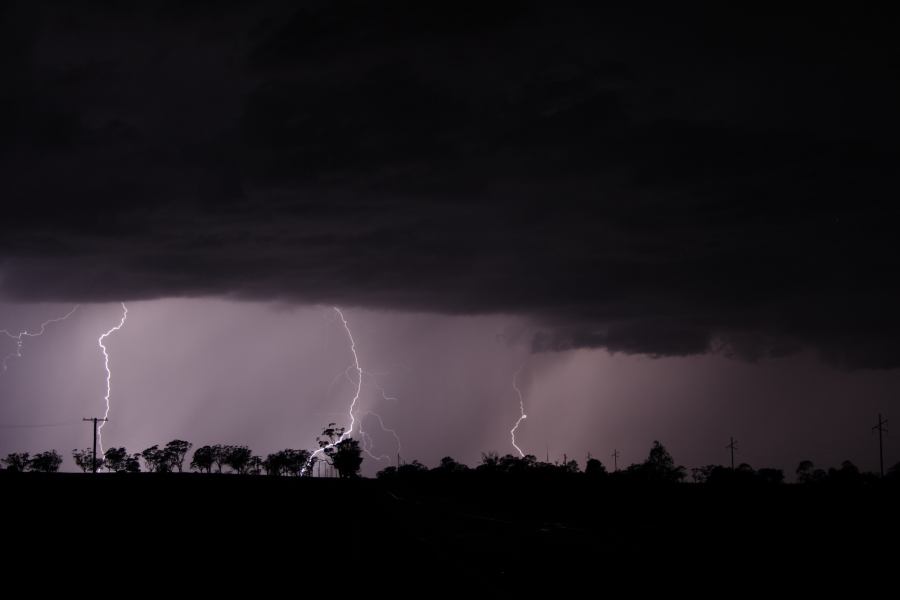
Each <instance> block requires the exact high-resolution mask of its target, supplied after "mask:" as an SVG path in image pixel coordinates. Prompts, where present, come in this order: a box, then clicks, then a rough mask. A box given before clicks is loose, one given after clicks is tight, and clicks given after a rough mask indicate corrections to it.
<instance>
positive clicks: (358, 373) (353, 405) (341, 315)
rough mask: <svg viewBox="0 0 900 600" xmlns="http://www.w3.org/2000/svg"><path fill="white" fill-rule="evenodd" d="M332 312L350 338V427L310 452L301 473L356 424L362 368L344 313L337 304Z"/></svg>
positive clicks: (345, 437)
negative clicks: (352, 376) (352, 380)
mask: <svg viewBox="0 0 900 600" xmlns="http://www.w3.org/2000/svg"><path fill="white" fill-rule="evenodd" d="M333 308H334V312H336V313H337V314H338V317H339V318H340V319H341V322H342V323H343V324H344V331H346V332H347V337H348V338H350V352H352V353H353V367H354V368H355V369H356V394H354V396H353V400H352V401H351V402H350V410H349V414H350V427H348V428H347V429H346V430H344V431H343V432H342V433H341V437H339V438H338V439H337V441H336V442H332V443H330V444H327V445H325V446H321V447H319V449H318V450H316V451H315V452H313V453H312V454H310V456H309V458H308V459H307V460H306V464H305V465H303V470H302V471H301V474H306V472H307V471H309V466H310V465H311V464H312V462H313V460H315V458H316V456H317V455H318V454H321V453H322V452H324V451H325V450H330V449H331V448H334V447H335V446H337V445H338V444H340V443H341V442H343V441H344V440H345V439H347V438H348V437H349V436H350V434H351V433H353V426H354V425H356V417H355V416H354V415H353V410H354V409H355V408H356V402H357V401H358V400H359V395H360V394H361V393H362V376H363V370H362V367H360V366H359V356H358V355H357V354H356V341H355V340H354V339H353V334H352V333H351V332H350V325H349V324H348V323H347V319H345V318H344V313H342V312H341V309H339V308H338V307H337V306H334V307H333Z"/></svg>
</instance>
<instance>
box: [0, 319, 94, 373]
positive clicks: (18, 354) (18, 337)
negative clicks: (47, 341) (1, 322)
mask: <svg viewBox="0 0 900 600" xmlns="http://www.w3.org/2000/svg"><path fill="white" fill-rule="evenodd" d="M76 310H78V305H77V304H76V305H75V306H74V307H73V308H72V310H70V311H69V312H67V313H66V314H65V315H63V316H61V317H56V318H55V319H49V320H47V321H44V322H43V323H41V328H40V329H39V330H38V331H34V332H31V331H28V330H27V329H25V330H23V331H20V332H18V333H12V332H11V331H9V330H7V329H0V333H2V334H4V335H6V337H8V338H9V339H11V340H15V342H16V351H15V352H11V353H9V354H7V355H6V356H4V357H3V362H2V363H0V365H2V371H0V372H2V373H5V372H6V369H7V368H8V367H7V363H8V362H9V360H10V359H11V358H22V346H23V345H24V343H25V339H24V338H27V337H40V336H42V335H44V330H45V329H46V328H47V325H50V324H51V323H58V322H60V321H65V320H66V319H68V318H69V317H71V316H72V315H73V314H74V313H75V311H76Z"/></svg>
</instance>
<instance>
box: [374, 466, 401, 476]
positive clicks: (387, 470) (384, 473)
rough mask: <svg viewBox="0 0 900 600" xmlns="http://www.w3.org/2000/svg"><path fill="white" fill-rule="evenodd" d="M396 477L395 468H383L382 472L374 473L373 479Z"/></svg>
mask: <svg viewBox="0 0 900 600" xmlns="http://www.w3.org/2000/svg"><path fill="white" fill-rule="evenodd" d="M396 476H397V467H385V468H383V469H382V470H380V471H378V472H377V473H375V477H377V478H378V479H390V478H392V477H396Z"/></svg>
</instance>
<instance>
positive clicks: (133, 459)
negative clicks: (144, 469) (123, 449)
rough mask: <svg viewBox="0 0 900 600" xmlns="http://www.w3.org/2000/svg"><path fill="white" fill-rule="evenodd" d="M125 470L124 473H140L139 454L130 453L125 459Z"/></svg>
mask: <svg viewBox="0 0 900 600" xmlns="http://www.w3.org/2000/svg"><path fill="white" fill-rule="evenodd" d="M125 472H126V473H140V472H141V455H140V454H132V455H131V456H129V457H128V458H126V459H125Z"/></svg>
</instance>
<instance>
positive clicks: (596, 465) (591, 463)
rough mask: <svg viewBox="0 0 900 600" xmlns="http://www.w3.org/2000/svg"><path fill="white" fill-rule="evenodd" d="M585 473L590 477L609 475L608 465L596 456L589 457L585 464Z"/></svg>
mask: <svg viewBox="0 0 900 600" xmlns="http://www.w3.org/2000/svg"><path fill="white" fill-rule="evenodd" d="M584 474H585V475H587V476H588V477H603V476H605V475H607V474H608V473H607V472H606V467H604V466H603V463H602V462H600V461H599V460H597V459H596V458H589V459H588V460H587V463H586V464H585V465H584Z"/></svg>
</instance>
